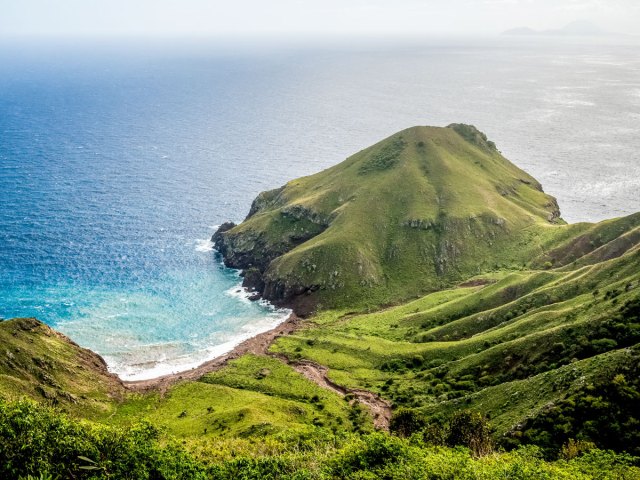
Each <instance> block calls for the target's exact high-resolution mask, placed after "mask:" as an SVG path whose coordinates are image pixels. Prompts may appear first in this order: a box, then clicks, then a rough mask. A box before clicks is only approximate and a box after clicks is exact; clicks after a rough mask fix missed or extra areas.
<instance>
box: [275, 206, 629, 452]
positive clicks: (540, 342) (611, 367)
mask: <svg viewBox="0 0 640 480" xmlns="http://www.w3.org/2000/svg"><path fill="white" fill-rule="evenodd" d="M625 222H626V223H627V224H629V223H631V224H635V223H636V222H637V217H636V218H631V219H624V220H620V221H618V222H614V223H613V224H618V225H619V224H621V223H625ZM596 230H598V229H597V228H596ZM625 231H626V229H623V230H619V231H618V233H617V234H618V235H620V234H622V235H624V232H625ZM615 238H617V237H615V235H614V236H613V237H612V241H615ZM604 243H608V242H603V244H604ZM594 248H596V249H597V248H599V247H597V245H596V247H594ZM586 250H587V249H585V252H583V257H582V258H584V256H588V255H590V253H589V251H586ZM591 251H593V249H592V250H591ZM579 260H580V259H578V261H575V262H573V264H572V265H571V268H569V267H567V266H564V267H563V268H558V269H549V270H544V271H540V270H522V271H503V272H496V273H494V274H491V275H486V276H483V277H482V278H481V279H476V281H475V282H470V283H469V285H470V286H463V287H458V288H455V289H450V290H444V291H440V292H437V293H433V294H430V295H427V296H425V297H422V298H419V299H417V300H414V301H412V302H409V303H407V304H404V305H401V306H398V307H393V308H389V309H386V310H383V311H381V312H376V313H372V314H366V315H357V314H355V315H354V314H349V313H346V312H345V311H330V312H325V313H324V314H322V315H320V316H319V317H317V321H316V322H315V326H313V327H311V328H308V329H306V330H304V331H301V332H298V333H297V335H294V336H289V337H285V338H281V339H279V340H278V342H277V343H276V344H275V345H274V346H273V347H272V350H273V351H275V352H278V353H281V354H285V355H287V356H289V357H290V358H292V359H296V358H305V359H310V360H313V361H316V362H318V363H321V364H324V365H327V366H329V367H330V372H329V375H330V377H331V379H332V380H334V381H335V382H336V383H338V384H343V385H347V386H350V387H359V388H367V389H371V390H373V391H376V392H378V393H380V394H381V395H382V396H386V397H387V398H389V399H391V400H392V401H393V402H394V404H395V405H396V406H405V407H413V408H418V409H419V410H420V411H422V412H423V413H425V414H426V415H427V416H429V417H431V418H438V417H439V416H443V415H448V414H450V413H451V412H453V411H456V410H459V409H461V408H471V409H473V410H477V411H480V412H483V413H484V414H486V415H489V416H490V417H491V420H492V423H493V424H494V426H495V427H496V430H497V432H496V433H497V435H498V436H500V435H504V434H506V433H508V432H514V431H515V430H517V428H518V426H519V425H522V424H523V423H525V422H526V421H527V419H530V418H531V417H535V416H536V415H538V414H539V413H540V412H541V411H542V410H543V409H544V408H548V407H549V405H551V404H553V403H554V402H558V401H560V400H562V399H564V398H567V397H569V396H570V395H572V394H573V393H575V392H576V391H577V389H578V388H579V387H580V388H582V387H584V386H585V385H595V386H598V385H605V384H608V382H611V381H612V379H613V377H615V375H616V374H618V373H621V372H622V373H624V372H625V369H628V368H631V367H633V366H634V365H638V363H639V362H640V352H639V348H640V347H639V346H638V345H639V343H640V307H639V305H640V248H639V247H638V244H637V243H636V244H635V245H634V246H632V247H631V248H628V249H625V253H624V254H622V255H621V256H619V257H617V258H611V259H609V260H605V261H601V262H599V263H593V262H591V261H589V262H581V261H579ZM474 285H475V286H474ZM626 374H627V376H628V375H629V373H628V372H627V373H626ZM578 380H579V381H578ZM594 440H595V439H594Z"/></svg>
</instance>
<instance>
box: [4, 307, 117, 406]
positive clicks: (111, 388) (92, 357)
mask: <svg viewBox="0 0 640 480" xmlns="http://www.w3.org/2000/svg"><path fill="white" fill-rule="evenodd" d="M0 345H2V354H0V396H2V397H4V398H6V399H9V400H12V399H13V400H16V399H19V398H22V397H29V398H33V399H35V400H38V401H43V402H47V403H51V404H54V405H58V406H60V407H62V408H64V409H65V410H67V411H69V412H71V413H75V414H79V415H81V416H87V415H88V416H93V415H98V416H100V415H107V414H110V413H112V412H113V410H114V405H115V402H116V401H117V400H118V399H120V398H122V397H123V395H124V388H123V386H122V384H121V383H120V382H119V380H118V379H117V378H115V377H113V376H112V375H110V374H109V373H108V372H107V369H106V365H105V364H104V362H103V361H102V359H101V358H100V357H99V356H97V355H96V354H94V353H92V352H90V351H88V350H85V349H82V348H80V347H78V346H77V345H76V344H74V343H72V342H71V341H70V340H69V339H68V338H66V337H64V336H63V335H61V334H59V333H58V332H55V331H54V330H52V329H51V328H49V327H47V326H46V325H44V324H42V323H40V322H38V321H37V320H34V319H30V318H23V319H16V320H7V321H3V322H0Z"/></svg>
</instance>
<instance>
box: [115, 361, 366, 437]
mask: <svg viewBox="0 0 640 480" xmlns="http://www.w3.org/2000/svg"><path fill="white" fill-rule="evenodd" d="M140 418H145V419H147V420H149V421H150V422H151V423H153V424H154V425H159V426H163V427H166V428H167V429H168V431H169V432H171V433H172V434H174V435H177V436H179V437H185V438H192V439H193V438H199V437H203V436H204V437H207V438H211V437H216V436H225V437H249V436H254V435H258V436H264V435H268V434H275V433H277V432H282V431H285V430H286V431H298V432H303V431H307V430H309V429H310V428H313V427H314V426H323V427H327V428H330V429H332V430H346V431H350V430H354V429H355V430H365V431H366V430H370V429H371V428H372V427H371V420H370V419H369V418H368V417H367V416H366V414H364V412H362V411H360V410H359V409H354V408H353V407H352V406H351V405H349V403H348V402H346V401H344V400H343V399H342V397H340V396H339V395H337V394H335V393H333V392H330V391H327V390H325V389H323V388H321V387H319V386H317V385H316V384H314V383H312V382H310V381H308V380H307V379H305V378H304V377H302V376H301V375H300V374H298V373H297V372H296V371H294V370H293V369H292V368H291V367H289V366H288V365H285V364H284V363H282V362H280V361H278V360H275V359H272V358H269V357H258V356H254V355H245V356H243V357H241V358H239V359H237V360H234V361H233V362H230V364H229V365H228V366H227V367H225V368H224V369H222V370H220V371H218V372H214V373H210V374H207V375H206V376H204V377H203V378H202V379H201V380H200V381H196V382H184V383H182V384H178V385H176V386H174V387H173V388H171V389H170V390H169V392H168V393H167V394H166V395H164V396H162V397H160V396H159V395H158V394H148V395H133V396H131V397H130V398H129V399H128V400H127V401H126V402H124V403H123V404H121V405H120V406H119V408H118V412H117V414H116V415H115V416H113V417H112V418H110V419H108V422H109V423H115V424H126V423H129V422H131V421H136V420H138V419H140Z"/></svg>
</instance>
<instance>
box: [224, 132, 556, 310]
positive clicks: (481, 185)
mask: <svg viewBox="0 0 640 480" xmlns="http://www.w3.org/2000/svg"><path fill="white" fill-rule="evenodd" d="M460 127H461V126H454V127H452V128H434V127H414V128H410V129H407V130H404V131H402V132H400V133H398V134H396V135H393V136H392V137H389V138H388V139H386V140H383V141H382V142H380V143H378V144H376V145H374V146H372V147H370V148H368V149H365V150H363V151H361V152H359V153H357V154H355V155H353V156H352V157H350V158H348V159H347V160H345V161H344V162H343V163H341V164H339V165H336V166H335V167H332V168H329V169H327V170H325V171H323V172H320V173H317V174H315V175H311V176H309V177H304V178H299V179H297V180H293V181H291V182H289V183H288V184H287V185H285V186H284V187H283V188H281V189H278V190H277V191H272V192H267V193H264V194H262V195H261V196H259V197H258V199H257V200H256V202H254V207H252V211H251V216H250V217H248V218H247V219H246V220H245V221H244V222H243V223H242V224H240V225H238V226H236V227H235V228H233V229H231V230H229V231H226V232H225V233H223V234H221V239H220V242H219V243H220V244H221V245H222V246H221V249H222V250H223V251H224V252H226V253H225V255H226V258H227V260H228V261H229V262H230V263H233V264H234V265H235V266H239V267H249V266H258V267H259V268H260V269H261V270H262V271H263V272H264V279H265V280H266V286H265V289H264V293H265V296H266V297H267V298H274V299H283V298H285V299H291V298H293V297H296V296H297V295H298V294H299V293H300V292H304V291H306V290H310V293H308V294H307V296H308V297H310V298H307V299H305V300H303V301H304V302H309V301H312V302H313V303H314V304H315V306H316V307H317V309H318V310H323V309H328V308H331V309H336V308H338V309H339V308H351V309H357V310H360V311H361V310H363V309H367V308H379V306H380V305H382V304H389V303H397V302H400V301H406V300H408V299H411V298H412V297H413V298H415V297H416V296H419V295H424V294H425V293H426V292H429V291H434V290H440V289H442V288H443V287H446V286H451V285H452V284H454V283H455V282H457V281H459V280H462V279H466V278H469V277H471V276H473V275H476V274H480V273H486V272H492V271H495V270H499V269H501V268H505V267H508V268H511V269H513V268H521V267H522V266H523V265H525V264H526V263H528V262H529V261H530V260H531V259H532V258H534V257H536V256H539V255H542V254H544V253H545V249H544V247H545V246H546V244H547V243H548V240H547V239H548V237H551V238H555V237H558V238H561V239H562V238H564V235H563V233H562V232H563V228H562V227H561V225H562V224H563V223H564V222H562V221H561V220H560V219H558V218H557V205H556V202H555V200H554V199H553V198H552V197H549V196H548V195H546V194H544V193H543V192H542V190H541V188H540V185H539V183H538V182H537V181H536V180H535V179H533V178H532V177H531V176H529V175H528V174H526V173H525V172H523V171H522V170H520V169H519V168H517V167H516V166H515V165H513V164H512V163H510V162H509V161H508V160H506V159H505V158H504V157H502V156H501V155H500V153H499V152H498V151H497V150H496V149H495V148H492V147H490V146H489V145H488V143H487V142H486V141H485V140H483V139H482V136H481V134H480V132H477V131H476V130H475V129H473V127H465V128H462V129H461V128H460ZM459 132H462V134H464V136H462V135H461V134H460V133H459ZM470 133H474V135H470ZM476 137H477V138H476ZM291 210H295V211H296V212H298V213H299V215H297V216H296V217H295V218H294V217H292V216H291V215H289V214H288V213H287V212H289V211H291ZM318 219H322V221H319V220H318ZM311 221H313V222H315V223H313V224H314V225H321V226H317V227H314V228H315V229H314V228H311ZM301 232H304V234H301ZM229 252H230V253H229ZM294 303H295V302H294Z"/></svg>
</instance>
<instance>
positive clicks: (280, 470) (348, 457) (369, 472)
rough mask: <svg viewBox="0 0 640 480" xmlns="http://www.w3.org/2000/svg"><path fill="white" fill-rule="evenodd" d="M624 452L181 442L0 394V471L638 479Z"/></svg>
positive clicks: (363, 441)
mask: <svg viewBox="0 0 640 480" xmlns="http://www.w3.org/2000/svg"><path fill="white" fill-rule="evenodd" d="M634 462H635V459H633V458H632V457H629V456H627V455H620V454H615V453H613V452H607V451H601V450H596V449H592V448H582V449H576V448H573V449H567V454H566V455H565V458H563V459H561V460H558V461H555V462H547V461H544V460H543V459H542V456H541V453H540V451H539V450H538V449H537V448H532V447H527V448H520V449H517V450H514V451H512V452H509V453H490V454H487V455H485V456H482V457H480V458H477V457H475V456H474V455H473V454H472V451H471V450H469V449H467V448H464V447H458V448H446V447H438V446H432V445H429V444H426V443H425V441H424V439H423V438H419V437H418V436H414V437H411V438H409V439H403V438H399V437H394V436H391V435H388V434H385V433H370V434H365V435H356V434H332V433H330V432H328V431H327V430H326V429H322V428H317V429H315V430H314V431H311V432H309V433H307V434H306V435H291V434H289V435H279V436H272V437H266V438H260V439H227V440H222V439H215V440H212V441H210V442H208V443H202V444H201V445H200V447H199V448H198V449H195V448H187V447H185V446H184V445H182V444H181V443H178V442H176V441H175V440H173V439H171V438H170V437H167V436H166V435H164V434H163V433H162V432H161V431H159V430H158V429H157V428H155V427H153V426H151V425H150V424H148V423H145V422H142V423H136V424H133V425H131V426H129V427H120V428H116V427H111V426H103V425H96V424H93V423H90V422H86V421H84V422H79V421H73V420H70V419H69V418H67V417H65V416H64V415H61V414H60V413H59V412H57V411H54V410H53V409H51V408H47V407H43V406H39V405H37V404H34V403H32V402H17V403H5V402H1V403H0V476H2V478H29V477H28V476H33V477H35V478H41V479H48V478H74V479H103V478H105V479H106V478H127V479H147V478H156V479H164V478H167V479H168V478H173V479H198V478H202V479H247V480H248V479H265V478H279V479H296V480H303V479H375V478H387V479H398V480H400V479H407V478H413V479H448V478H452V479H453V478H455V479H474V480H480V479H487V480H494V479H501V478H503V479H511V480H517V479H549V478H551V479H567V480H568V479H572V480H579V479H585V480H586V479H603V480H604V479H612V480H613V479H615V480H620V479H628V480H633V479H638V478H640V469H639V468H637V467H636V466H634V465H633V464H634Z"/></svg>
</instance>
